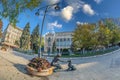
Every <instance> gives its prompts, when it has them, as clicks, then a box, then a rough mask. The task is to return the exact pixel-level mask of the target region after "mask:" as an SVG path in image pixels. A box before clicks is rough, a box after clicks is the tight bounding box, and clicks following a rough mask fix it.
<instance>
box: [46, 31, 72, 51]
mask: <svg viewBox="0 0 120 80" xmlns="http://www.w3.org/2000/svg"><path fill="white" fill-rule="evenodd" d="M72 34H73V32H56V33H47V34H46V35H45V42H44V51H45V52H52V47H53V43H54V41H55V46H56V49H57V51H58V52H61V51H62V50H63V49H69V48H70V47H71V44H72Z"/></svg>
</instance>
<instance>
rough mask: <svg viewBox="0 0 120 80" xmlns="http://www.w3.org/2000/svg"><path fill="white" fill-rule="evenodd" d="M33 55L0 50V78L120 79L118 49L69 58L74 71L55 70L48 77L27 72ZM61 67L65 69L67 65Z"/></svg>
mask: <svg viewBox="0 0 120 80" xmlns="http://www.w3.org/2000/svg"><path fill="white" fill-rule="evenodd" d="M35 56H37V55H25V54H21V53H18V52H15V51H14V52H3V51H0V80H120V49H119V50H116V51H114V52H111V53H108V54H106V55H102V56H96V57H87V58H71V59H72V62H73V64H74V65H75V66H76V68H77V70H76V71H70V72H66V71H62V72H57V73H53V75H51V76H48V77H33V76H30V75H28V74H27V72H26V70H25V65H26V64H28V62H29V60H30V59H32V58H33V57H35ZM47 59H48V60H49V61H51V59H52V58H47ZM64 60H68V59H65V58H64ZM62 67H63V68H64V69H66V68H67V65H66V64H63V66H62Z"/></svg>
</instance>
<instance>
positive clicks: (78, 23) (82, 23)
mask: <svg viewBox="0 0 120 80" xmlns="http://www.w3.org/2000/svg"><path fill="white" fill-rule="evenodd" d="M76 24H77V25H84V24H88V23H87V22H80V21H77V22H76Z"/></svg>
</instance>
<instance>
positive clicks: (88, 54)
mask: <svg viewBox="0 0 120 80" xmlns="http://www.w3.org/2000/svg"><path fill="white" fill-rule="evenodd" d="M117 49H119V48H114V49H109V50H102V51H96V52H87V53H84V54H82V53H79V54H78V53H74V54H73V55H62V56H61V57H63V58H70V57H89V56H96V55H102V54H106V53H109V52H112V51H115V50H117Z"/></svg>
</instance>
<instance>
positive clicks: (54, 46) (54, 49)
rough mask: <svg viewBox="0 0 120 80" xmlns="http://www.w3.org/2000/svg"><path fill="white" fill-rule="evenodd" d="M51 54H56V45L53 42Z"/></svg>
mask: <svg viewBox="0 0 120 80" xmlns="http://www.w3.org/2000/svg"><path fill="white" fill-rule="evenodd" d="M52 52H53V53H55V52H56V43H55V41H54V42H53V46H52Z"/></svg>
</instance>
